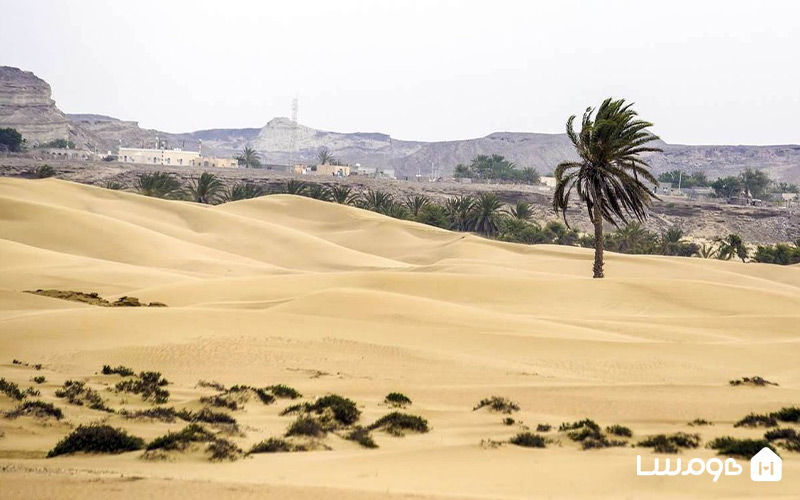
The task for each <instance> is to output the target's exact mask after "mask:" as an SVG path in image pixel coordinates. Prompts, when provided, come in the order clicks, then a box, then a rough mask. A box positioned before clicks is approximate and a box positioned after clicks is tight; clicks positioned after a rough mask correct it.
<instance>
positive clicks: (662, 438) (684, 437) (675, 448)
mask: <svg viewBox="0 0 800 500" xmlns="http://www.w3.org/2000/svg"><path fill="white" fill-rule="evenodd" d="M637 446H641V447H643V448H653V451H655V452H656V453H678V452H679V451H680V448H697V447H698V446H700V436H699V435H697V434H686V433H684V432H678V433H675V434H671V435H667V434H657V435H655V436H650V437H648V438H646V439H644V440H642V441H639V443H637Z"/></svg>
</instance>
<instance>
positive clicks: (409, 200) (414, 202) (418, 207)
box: [403, 194, 431, 217]
mask: <svg viewBox="0 0 800 500" xmlns="http://www.w3.org/2000/svg"><path fill="white" fill-rule="evenodd" d="M430 203H431V199H430V198H428V197H427V196H425V195H419V194H417V195H413V196H412V195H408V196H406V199H405V201H404V202H403V205H405V207H406V208H407V209H408V211H409V212H410V213H411V215H413V216H414V217H416V216H418V215H419V213H420V212H421V211H422V209H423V208H425V207H426V206H427V205H429V204H430Z"/></svg>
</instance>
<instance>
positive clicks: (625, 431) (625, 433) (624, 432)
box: [606, 425, 633, 437]
mask: <svg viewBox="0 0 800 500" xmlns="http://www.w3.org/2000/svg"><path fill="white" fill-rule="evenodd" d="M606 432H607V433H609V434H613V435H615V436H620V437H631V436H633V431H631V430H630V429H629V428H628V427H625V426H622V425H611V426H608V427H606Z"/></svg>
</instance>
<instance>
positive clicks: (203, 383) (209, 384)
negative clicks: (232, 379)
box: [197, 380, 225, 392]
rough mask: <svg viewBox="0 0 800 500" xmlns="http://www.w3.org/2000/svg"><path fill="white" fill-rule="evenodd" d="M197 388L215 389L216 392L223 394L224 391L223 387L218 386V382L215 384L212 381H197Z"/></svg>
mask: <svg viewBox="0 0 800 500" xmlns="http://www.w3.org/2000/svg"><path fill="white" fill-rule="evenodd" d="M197 387H209V388H211V389H216V390H218V391H220V392H224V391H225V386H224V385H222V384H220V383H219V382H215V381H213V380H211V381H208V380H199V381H198V382H197Z"/></svg>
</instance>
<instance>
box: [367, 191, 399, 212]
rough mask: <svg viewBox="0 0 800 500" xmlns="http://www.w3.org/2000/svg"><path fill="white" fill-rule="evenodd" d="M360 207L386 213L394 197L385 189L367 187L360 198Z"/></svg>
mask: <svg viewBox="0 0 800 500" xmlns="http://www.w3.org/2000/svg"><path fill="white" fill-rule="evenodd" d="M360 204H361V208H365V209H367V210H372V211H373V212H378V213H382V214H387V213H388V212H389V211H390V210H391V209H392V208H393V205H394V204H395V201H394V198H393V197H392V195H391V194H389V193H387V192H386V191H373V190H372V189H368V190H367V192H366V193H364V195H363V196H362V198H361V200H360Z"/></svg>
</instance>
